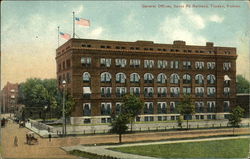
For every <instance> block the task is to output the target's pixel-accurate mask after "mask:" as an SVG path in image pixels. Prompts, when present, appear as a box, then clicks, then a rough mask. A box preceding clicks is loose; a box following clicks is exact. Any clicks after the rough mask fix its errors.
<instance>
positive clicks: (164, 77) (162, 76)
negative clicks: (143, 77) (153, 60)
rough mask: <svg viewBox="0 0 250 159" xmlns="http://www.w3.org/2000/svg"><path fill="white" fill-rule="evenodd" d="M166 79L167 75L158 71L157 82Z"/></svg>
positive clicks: (163, 81) (164, 81)
mask: <svg viewBox="0 0 250 159" xmlns="http://www.w3.org/2000/svg"><path fill="white" fill-rule="evenodd" d="M166 81H167V76H166V75H165V74H164V73H160V74H159V75H158V76H157V82H158V83H166Z"/></svg>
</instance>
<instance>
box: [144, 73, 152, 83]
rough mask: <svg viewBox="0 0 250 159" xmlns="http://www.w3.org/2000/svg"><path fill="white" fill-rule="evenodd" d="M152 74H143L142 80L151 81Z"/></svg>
mask: <svg viewBox="0 0 250 159" xmlns="http://www.w3.org/2000/svg"><path fill="white" fill-rule="evenodd" d="M153 80H154V76H153V75H152V74H151V73H145V74H144V82H145V83H153Z"/></svg>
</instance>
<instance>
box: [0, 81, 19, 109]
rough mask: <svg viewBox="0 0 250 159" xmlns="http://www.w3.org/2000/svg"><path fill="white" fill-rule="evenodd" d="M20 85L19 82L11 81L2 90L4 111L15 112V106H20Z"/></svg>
mask: <svg viewBox="0 0 250 159" xmlns="http://www.w3.org/2000/svg"><path fill="white" fill-rule="evenodd" d="M18 87H19V85H18V84H17V83H10V82H7V84H6V85H5V86H4V87H3V89H2V91H1V104H2V112H3V113H10V112H14V110H15V108H16V107H17V106H18V104H17V100H18Z"/></svg>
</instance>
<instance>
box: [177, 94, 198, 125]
mask: <svg viewBox="0 0 250 159" xmlns="http://www.w3.org/2000/svg"><path fill="white" fill-rule="evenodd" d="M177 109H178V111H179V113H180V114H181V115H183V116H184V117H186V120H187V129H188V120H189V116H191V115H192V114H194V113H195V106H194V104H193V103H192V101H191V98H190V97H189V96H184V97H183V99H182V101H181V102H180V104H178V106H177Z"/></svg>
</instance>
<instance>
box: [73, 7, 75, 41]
mask: <svg viewBox="0 0 250 159" xmlns="http://www.w3.org/2000/svg"><path fill="white" fill-rule="evenodd" d="M73 38H75V12H73Z"/></svg>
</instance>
